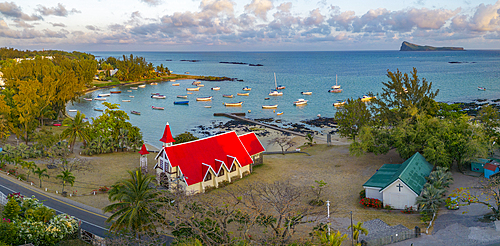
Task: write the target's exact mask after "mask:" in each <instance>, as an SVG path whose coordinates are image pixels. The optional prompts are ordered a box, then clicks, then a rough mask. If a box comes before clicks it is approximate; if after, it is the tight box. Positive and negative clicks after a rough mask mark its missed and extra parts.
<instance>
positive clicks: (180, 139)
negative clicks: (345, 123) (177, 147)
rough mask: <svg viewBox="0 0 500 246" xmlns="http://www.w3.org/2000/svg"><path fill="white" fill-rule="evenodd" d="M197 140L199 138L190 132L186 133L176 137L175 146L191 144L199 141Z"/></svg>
mask: <svg viewBox="0 0 500 246" xmlns="http://www.w3.org/2000/svg"><path fill="white" fill-rule="evenodd" d="M197 139H198V138H197V137H195V136H194V135H193V134H192V133H190V132H184V133H181V134H179V135H177V136H175V137H174V140H175V144H180V143H185V142H190V141H193V140H197Z"/></svg>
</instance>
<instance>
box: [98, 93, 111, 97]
mask: <svg viewBox="0 0 500 246" xmlns="http://www.w3.org/2000/svg"><path fill="white" fill-rule="evenodd" d="M98 96H100V97H109V96H111V94H109V93H104V94H98Z"/></svg>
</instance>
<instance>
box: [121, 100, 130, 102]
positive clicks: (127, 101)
mask: <svg viewBox="0 0 500 246" xmlns="http://www.w3.org/2000/svg"><path fill="white" fill-rule="evenodd" d="M122 102H130V100H122Z"/></svg>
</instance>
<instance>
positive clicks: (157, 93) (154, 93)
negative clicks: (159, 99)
mask: <svg viewBox="0 0 500 246" xmlns="http://www.w3.org/2000/svg"><path fill="white" fill-rule="evenodd" d="M151 95H160V93H159V92H151Z"/></svg>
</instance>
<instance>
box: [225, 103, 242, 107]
mask: <svg viewBox="0 0 500 246" xmlns="http://www.w3.org/2000/svg"><path fill="white" fill-rule="evenodd" d="M223 104H224V106H226V107H241V105H242V104H243V102H237V103H223Z"/></svg>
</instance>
